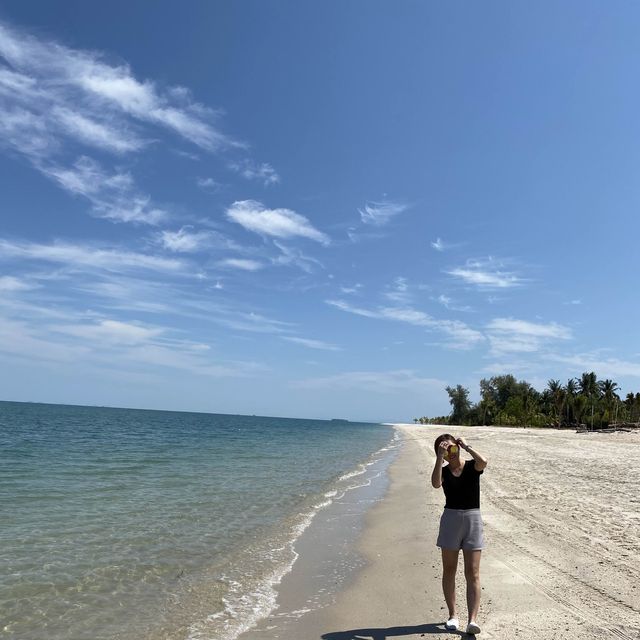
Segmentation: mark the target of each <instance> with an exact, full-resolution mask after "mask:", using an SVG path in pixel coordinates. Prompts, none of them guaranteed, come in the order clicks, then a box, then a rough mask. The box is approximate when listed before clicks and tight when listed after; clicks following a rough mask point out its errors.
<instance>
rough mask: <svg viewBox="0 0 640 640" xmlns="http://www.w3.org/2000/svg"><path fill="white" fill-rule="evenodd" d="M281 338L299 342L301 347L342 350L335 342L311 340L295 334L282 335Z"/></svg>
mask: <svg viewBox="0 0 640 640" xmlns="http://www.w3.org/2000/svg"><path fill="white" fill-rule="evenodd" d="M282 339H283V340H287V341H289V342H294V343H295V344H300V345H302V346H303V347H309V349H320V350H322V351H342V349H341V348H340V347H338V346H336V345H335V344H330V343H328V342H322V341H321V340H313V339H311V338H298V337H296V336H282Z"/></svg>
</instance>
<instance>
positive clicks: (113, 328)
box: [51, 320, 164, 345]
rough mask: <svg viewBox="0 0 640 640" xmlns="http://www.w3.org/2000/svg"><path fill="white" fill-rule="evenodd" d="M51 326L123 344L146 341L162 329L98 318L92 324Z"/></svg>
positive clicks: (78, 335) (65, 331) (77, 335)
mask: <svg viewBox="0 0 640 640" xmlns="http://www.w3.org/2000/svg"><path fill="white" fill-rule="evenodd" d="M51 328H52V329H53V330H54V331H57V332H59V333H64V334H67V335H71V336H76V337H78V338H85V339H87V340H91V341H94V340H96V341H101V342H108V343H110V344H124V345H134V344H140V343H143V342H147V341H149V340H151V339H152V338H155V337H157V336H159V335H161V334H162V333H163V331H164V329H162V328H153V327H144V326H141V325H137V324H131V323H127V322H121V321H119V320H100V321H98V322H96V323H94V324H69V325H59V326H53V327H51Z"/></svg>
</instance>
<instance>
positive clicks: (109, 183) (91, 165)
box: [36, 156, 169, 225]
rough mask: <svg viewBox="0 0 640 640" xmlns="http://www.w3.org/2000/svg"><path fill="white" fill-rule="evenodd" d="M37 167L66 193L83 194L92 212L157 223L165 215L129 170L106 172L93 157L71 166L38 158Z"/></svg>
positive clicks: (166, 214)
mask: <svg viewBox="0 0 640 640" xmlns="http://www.w3.org/2000/svg"><path fill="white" fill-rule="evenodd" d="M36 166H37V168H38V169H39V170H40V171H41V172H42V173H43V174H44V175H46V176H47V177H49V178H51V179H52V180H54V181H55V182H56V183H57V184H58V185H59V186H61V187H62V188H63V189H65V190H66V191H69V192H70V193H73V194H76V195H81V196H84V197H85V198H87V199H88V200H89V201H90V202H91V205H92V212H93V213H94V215H96V216H98V217H101V218H107V219H110V220H112V221H114V222H134V223H135V222H137V223H144V224H150V225H157V224H159V223H161V222H163V221H165V220H167V219H168V218H169V215H168V213H167V212H166V211H163V210H162V209H160V208H158V207H155V206H153V205H152V204H151V202H150V198H149V196H145V195H144V194H141V193H140V192H139V191H138V190H137V189H136V187H135V185H134V183H133V179H132V177H131V175H130V174H129V173H123V172H114V173H108V172H107V171H105V170H104V169H103V168H102V167H101V166H100V165H99V164H98V163H97V162H96V161H95V160H92V159H91V158H88V157H87V156H82V157H80V158H79V159H78V160H77V161H76V162H75V163H74V165H73V166H72V167H62V166H59V165H56V164H52V163H47V164H43V163H40V162H37V163H36Z"/></svg>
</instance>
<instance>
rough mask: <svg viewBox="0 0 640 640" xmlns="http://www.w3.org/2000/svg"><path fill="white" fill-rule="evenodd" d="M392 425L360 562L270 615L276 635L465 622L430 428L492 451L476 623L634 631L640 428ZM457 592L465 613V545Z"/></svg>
mask: <svg viewBox="0 0 640 640" xmlns="http://www.w3.org/2000/svg"><path fill="white" fill-rule="evenodd" d="M396 428H398V429H399V430H401V432H402V434H403V436H404V443H403V446H402V448H401V451H400V453H399V455H398V456H397V458H396V460H395V462H394V463H393V464H392V465H391V467H390V469H389V477H390V486H389V489H388V491H387V493H386V495H385V497H384V499H383V500H381V501H379V502H378V503H377V504H376V505H375V506H374V507H373V508H372V509H371V510H370V511H369V513H368V514H367V516H366V522H365V527H364V530H363V532H362V534H361V535H360V538H359V540H358V543H357V548H358V551H359V553H360V554H361V555H362V557H363V558H364V559H365V560H366V564H365V565H364V567H363V568H362V569H360V570H359V571H358V573H357V574H356V575H355V577H354V579H353V580H352V581H351V582H350V583H349V584H348V585H347V586H346V588H345V589H343V590H342V591H339V592H338V593H337V594H335V596H334V598H333V600H332V603H330V604H328V605H327V606H324V607H323V608H321V609H316V610H314V611H310V612H308V613H306V614H305V615H302V616H301V617H300V618H299V620H298V621H297V622H296V624H295V625H294V626H293V627H290V628H289V629H287V630H286V632H283V631H284V630H280V629H278V625H277V624H274V625H273V626H270V634H271V637H273V638H279V639H281V640H282V639H284V640H293V639H294V638H295V639H296V640H298V639H300V640H312V639H322V640H356V639H362V640H368V639H371V640H383V639H387V638H396V637H402V638H425V637H428V636H429V635H439V636H444V637H447V636H448V637H456V636H457V637H459V636H461V635H465V634H462V633H455V632H448V631H446V630H445V629H444V626H443V622H444V620H445V619H446V613H447V611H446V608H445V607H444V601H443V598H442V592H441V586H440V577H441V570H440V555H439V550H438V549H437V547H435V539H436V535H437V526H438V519H439V516H440V513H441V511H442V506H443V504H444V496H443V494H442V490H441V489H440V490H435V489H433V488H432V487H431V484H430V476H431V469H432V467H433V461H434V458H435V454H434V452H433V440H434V439H435V437H436V436H437V435H438V434H439V433H442V432H443V431H448V432H451V433H453V434H455V435H461V436H464V437H465V438H467V440H468V441H469V442H470V443H473V445H474V446H475V447H476V449H478V450H479V451H480V452H482V453H483V455H485V456H486V457H487V458H488V460H489V465H488V467H487V469H486V471H485V473H484V474H483V476H482V485H481V487H482V488H481V508H482V513H483V520H484V522H485V543H486V548H485V551H484V552H483V558H482V565H481V579H482V602H481V607H480V615H479V622H480V624H481V626H482V633H481V634H480V636H479V637H480V638H487V639H489V638H495V639H505V640H506V639H507V638H509V639H511V638H519V639H524V640H529V639H533V638H536V639H538V638H539V639H543V640H547V639H549V640H553V639H557V640H564V639H569V638H571V639H574V638H576V637H579V638H581V639H593V640H596V639H598V640H600V639H603V638H618V639H627V640H631V639H633V640H638V639H640V433H630V434H627V433H613V434H576V433H574V432H572V431H557V430H539V429H513V428H503V427H445V428H443V427H439V426H431V425H430V426H422V425H396ZM465 455H466V454H465ZM285 580H286V579H285ZM457 599H458V603H459V605H458V611H459V615H460V618H461V620H462V621H463V622H464V621H466V602H465V595H464V575H463V572H462V558H460V566H459V569H458V584H457ZM279 604H280V606H281V607H282V608H286V606H287V603H286V602H284V601H283V600H281V601H280V602H279ZM243 637H244V636H243ZM246 637H247V638H251V632H248V633H247V634H246ZM260 637H261V638H262V637H263V636H262V635H261V636H260Z"/></svg>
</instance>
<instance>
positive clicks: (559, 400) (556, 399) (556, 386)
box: [547, 380, 565, 427]
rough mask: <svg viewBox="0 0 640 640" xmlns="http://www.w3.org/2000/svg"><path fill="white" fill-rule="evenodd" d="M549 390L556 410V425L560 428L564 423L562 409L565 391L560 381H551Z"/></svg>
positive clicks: (548, 385) (548, 383) (548, 386)
mask: <svg viewBox="0 0 640 640" xmlns="http://www.w3.org/2000/svg"><path fill="white" fill-rule="evenodd" d="M547 389H548V390H549V393H550V394H551V398H552V400H553V404H554V406H555V409H556V424H557V426H558V427H559V426H560V424H561V422H562V408H563V406H564V403H565V391H564V389H563V387H562V383H561V382H560V380H549V381H548V382H547Z"/></svg>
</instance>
